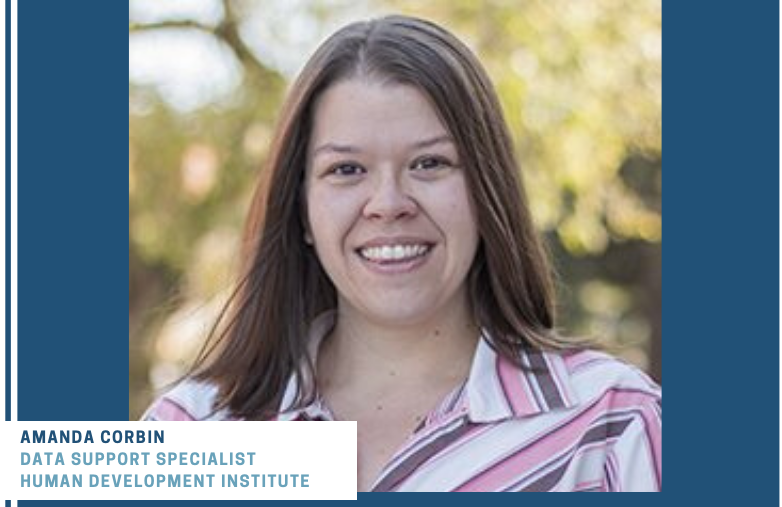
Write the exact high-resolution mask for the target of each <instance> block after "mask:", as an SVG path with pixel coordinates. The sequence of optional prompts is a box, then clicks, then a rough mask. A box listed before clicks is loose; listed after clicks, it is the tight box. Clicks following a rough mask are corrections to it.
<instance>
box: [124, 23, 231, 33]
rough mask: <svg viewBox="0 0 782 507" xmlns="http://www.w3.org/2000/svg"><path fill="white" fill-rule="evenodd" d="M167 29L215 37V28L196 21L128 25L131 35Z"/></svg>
mask: <svg viewBox="0 0 782 507" xmlns="http://www.w3.org/2000/svg"><path fill="white" fill-rule="evenodd" d="M167 29H173V30H189V29H193V30H200V31H202V32H206V33H210V34H212V35H215V34H216V33H217V28H215V27H211V26H208V25H204V24H202V23H198V22H196V21H192V20H189V19H187V20H185V19H183V20H171V21H160V22H157V23H130V32H131V33H134V32H135V33H138V32H147V31H152V30H167Z"/></svg>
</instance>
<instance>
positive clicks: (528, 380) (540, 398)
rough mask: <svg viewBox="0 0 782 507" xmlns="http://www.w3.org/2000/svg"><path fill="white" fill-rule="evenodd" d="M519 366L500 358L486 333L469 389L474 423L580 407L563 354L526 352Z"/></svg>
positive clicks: (470, 415)
mask: <svg viewBox="0 0 782 507" xmlns="http://www.w3.org/2000/svg"><path fill="white" fill-rule="evenodd" d="M519 364H520V365H521V367H519V366H517V365H516V364H514V363H513V362H512V361H510V360H508V359H506V358H504V357H502V356H500V355H499V354H498V353H497V352H496V351H495V350H494V349H493V348H492V346H491V345H490V340H489V338H488V336H487V335H486V333H483V335H482V336H481V340H480V342H479V343H478V348H477V350H476V352H475V357H474V359H473V363H472V369H471V370H470V376H469V378H468V380H467V386H466V389H465V398H466V399H465V405H466V410H467V414H468V417H469V418H470V420H471V421H472V422H475V423H488V422H497V421H502V420H505V419H511V418H522V417H530V416H534V415H537V414H542V413H546V412H550V411H553V410H559V409H564V408H570V407H572V406H574V405H575V404H576V402H577V400H576V398H575V391H574V389H573V388H572V386H571V385H570V376H569V374H568V372H567V368H566V366H565V362H564V359H563V357H562V356H561V354H558V353H554V352H544V351H537V350H536V351H530V350H526V349H523V350H522V351H521V352H520V353H519Z"/></svg>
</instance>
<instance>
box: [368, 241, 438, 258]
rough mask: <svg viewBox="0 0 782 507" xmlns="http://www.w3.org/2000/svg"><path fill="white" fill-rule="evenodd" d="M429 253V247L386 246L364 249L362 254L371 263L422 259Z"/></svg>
mask: <svg viewBox="0 0 782 507" xmlns="http://www.w3.org/2000/svg"><path fill="white" fill-rule="evenodd" d="M428 251H429V247H428V246H427V245H384V246H373V247H368V248H362V249H361V250H360V253H361V256H362V257H364V258H365V259H367V260H370V261H401V260H407V259H412V258H415V257H420V256H421V255H424V254H425V253H427V252H428Z"/></svg>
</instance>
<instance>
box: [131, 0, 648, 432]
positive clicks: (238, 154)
mask: <svg viewBox="0 0 782 507" xmlns="http://www.w3.org/2000/svg"><path fill="white" fill-rule="evenodd" d="M214 5H216V6H217V8H216V12H218V13H219V15H217V16H215V21H214V22H207V21H205V20H204V19H200V18H198V17H197V16H193V17H187V16H185V17H183V16H181V15H176V16H169V17H166V16H162V17H158V18H155V19H153V20H150V19H147V18H144V17H143V16H138V15H134V12H135V11H134V8H133V6H134V3H133V2H131V19H130V23H129V34H130V38H131V41H134V40H140V38H143V37H147V36H149V35H150V34H169V35H172V36H173V35H174V34H178V35H182V34H189V35H192V36H196V34H197V36H198V37H201V38H207V39H208V40H209V41H210V43H212V44H214V45H216V47H218V48H219V49H220V51H221V53H220V54H221V55H223V56H221V58H223V59H225V60H230V61H231V62H233V63H232V65H233V67H232V68H234V67H235V68H236V69H238V74H239V79H238V84H236V87H235V89H233V90H230V92H229V93H227V94H225V95H224V96H217V97H215V98H212V99H210V100H209V101H208V102H207V103H206V104H205V105H201V106H200V107H197V108H195V109H190V110H187V109H183V108H182V107H179V106H177V104H175V103H172V102H171V101H170V100H169V98H168V96H167V95H166V93H165V90H164V89H163V88H161V87H160V86H152V85H149V84H147V83H145V82H141V81H139V80H131V81H130V84H129V119H130V121H129V161H130V163H129V263H130V316H129V321H130V351H131V354H130V391H131V392H130V414H131V418H136V417H138V415H139V414H140V413H141V410H143V407H144V406H145V405H146V404H147V403H148V402H149V400H150V396H151V395H152V393H151V389H150V384H153V385H155V386H156V387H159V386H160V385H161V384H163V383H165V382H168V381H171V380H174V379H175V378H176V376H177V375H179V374H180V373H181V371H182V369H181V366H182V365H183V364H187V360H188V359H189V358H190V357H192V353H193V351H194V350H195V348H197V346H198V345H199V343H200V340H201V339H202V338H203V337H204V336H205V334H206V330H207V328H208V325H209V321H210V319H211V315H212V314H213V311H214V309H215V308H216V307H218V306H219V302H220V300H221V299H220V297H221V291H224V290H225V289H226V288H227V287H228V285H229V281H230V275H231V268H232V266H233V262H234V257H233V255H234V252H235V251H236V246H237V242H238V234H239V230H240V228H241V222H242V219H243V216H244V212H245V209H246V204H247V201H248V199H249V192H250V191H251V189H252V183H251V182H252V180H253V179H254V176H255V174H256V173H257V171H258V170H259V168H260V167H261V165H262V162H263V160H264V158H265V155H266V150H267V148H268V144H269V140H270V136H271V131H272V129H273V122H274V117H275V115H276V112H277V109H278V107H279V105H280V102H281V99H282V96H283V93H284V88H285V84H286V79H285V77H284V74H283V70H285V69H287V70H288V71H290V70H291V69H294V68H295V67H296V65H294V64H292V63H291V62H287V64H280V60H279V59H275V57H274V55H273V52H272V51H270V50H269V48H270V47H273V46H274V45H275V44H277V45H278V46H284V47H287V46H288V45H293V44H294V42H296V41H299V42H301V40H306V41H307V47H308V48H310V49H312V48H314V45H315V44H316V43H317V42H319V39H321V38H322V37H323V36H324V35H325V34H326V33H328V32H330V31H332V30H333V28H334V27H335V26H336V25H339V24H342V23H344V22H346V21H348V20H350V19H351V18H352V17H360V18H363V17H366V15H367V13H372V12H374V13H382V12H388V11H395V12H403V13H407V14H412V15H419V16H423V17H426V18H430V19H432V20H434V21H437V22H440V23H442V24H443V25H445V26H447V27H449V28H451V29H452V30H453V31H454V32H456V33H457V34H458V35H459V36H460V37H461V38H463V39H464V40H465V41H466V42H468V44H469V45H470V46H471V47H472V48H473V49H474V50H475V51H476V52H477V53H478V55H479V56H480V57H481V59H482V61H483V62H484V63H485V65H486V67H487V70H488V71H489V73H490V74H491V76H492V78H493V80H494V82H495V84H496V86H497V88H498V90H499V93H500V96H501V100H502V102H503V104H504V107H505V113H506V116H507V119H508V122H509V124H510V126H511V129H512V131H513V134H514V137H515V141H516V145H517V149H518V152H519V155H520V159H521V160H522V163H523V168H522V172H523V175H524V178H525V180H526V182H527V186H528V191H529V192H530V198H531V203H532V207H533V212H534V215H535V217H536V220H537V222H538V224H539V226H540V227H541V229H542V230H543V231H544V232H545V233H546V235H547V237H548V238H549V240H550V244H551V248H552V252H553V254H554V257H555V261H556V265H557V267H558V270H559V272H560V274H561V278H562V279H563V281H564V283H563V286H562V306H563V308H562V310H563V311H562V314H563V317H564V320H563V325H564V327H566V328H567V329H568V331H570V332H575V333H581V334H589V335H595V336H598V337H600V338H601V340H602V341H604V343H606V344H608V345H611V346H615V347H616V348H615V350H616V351H617V352H618V353H620V354H622V355H624V356H625V357H627V358H628V359H629V360H631V361H634V362H636V363H638V364H640V365H641V366H643V367H645V368H647V369H648V370H649V371H650V372H651V373H652V374H653V376H655V377H656V378H657V379H658V380H659V379H660V378H661V345H660V343H661V246H660V245H661V238H662V225H661V187H662V180H661V159H662V155H661V153H662V147H661V128H662V127H661V101H662V91H661V87H662V77H661V76H662V64H661V56H662V55H661V51H662V43H661V6H660V3H659V2H658V1H655V0H636V1H629V0H627V1H624V0H595V1H591V2H572V1H567V0H545V1H543V0H540V1H524V2H517V1H514V2H509V1H504V0H485V1H474V0H472V1H471V0H432V1H430V2H426V3H423V2H412V1H403V0H387V1H381V0H376V1H368V2H364V3H360V4H359V7H360V10H357V7H356V4H355V3H352V2H345V1H340V0H328V1H320V2H317V1H314V0H298V1H297V2H293V3H289V4H284V3H279V2H276V1H274V0H266V1H261V0H258V1H254V0H221V1H219V2H217V1H215V2H214ZM285 5H287V10H285V9H286V7H283V6H285ZM136 14H137V12H136ZM259 25H264V26H267V27H270V29H269V30H268V31H266V32H263V31H259ZM259 33H260V34H265V35H259ZM265 37H269V39H268V40H267V39H265ZM259 39H261V40H259ZM282 40H284V41H286V44H282V43H281V42H280V41H282ZM156 41H157V42H156V43H158V44H165V43H166V42H165V41H166V39H163V38H160V39H156ZM288 42H289V43H290V44H287V43H288ZM296 47H297V48H298V47H299V46H296ZM301 52H302V51H299V53H301ZM297 58H299V59H300V60H299V62H297V63H298V64H301V63H303V55H302V54H298V55H297ZM131 67H132V62H131ZM131 70H132V69H131ZM131 76H133V72H131ZM172 287H174V288H176V289H171V288H172Z"/></svg>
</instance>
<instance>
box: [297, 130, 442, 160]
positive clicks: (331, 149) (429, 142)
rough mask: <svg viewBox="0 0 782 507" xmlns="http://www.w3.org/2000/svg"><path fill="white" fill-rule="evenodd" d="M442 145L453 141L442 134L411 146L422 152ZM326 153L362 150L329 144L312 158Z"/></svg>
mask: <svg viewBox="0 0 782 507" xmlns="http://www.w3.org/2000/svg"><path fill="white" fill-rule="evenodd" d="M441 143H453V139H452V138H451V136H449V135H448V134H441V135H438V136H435V137H431V138H429V139H424V140H422V141H416V142H414V143H413V144H411V145H410V149H416V150H420V149H422V148H429V147H431V146H435V145H437V144H441ZM326 152H332V153H348V154H352V153H361V149H360V148H358V147H356V146H352V145H349V144H339V143H332V142H327V143H323V144H321V145H320V146H318V147H317V148H315V149H314V150H312V157H313V158H314V157H317V156H318V155H319V154H321V153H326Z"/></svg>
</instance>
